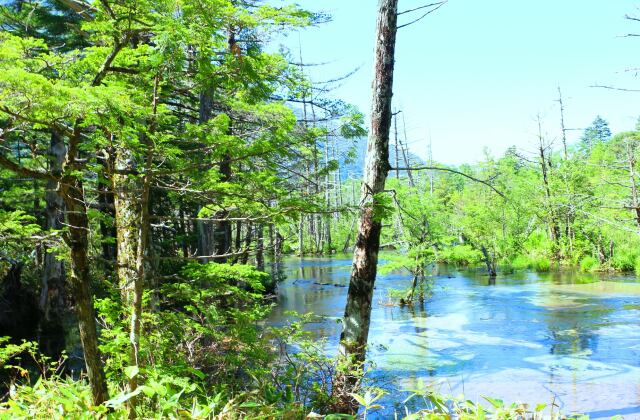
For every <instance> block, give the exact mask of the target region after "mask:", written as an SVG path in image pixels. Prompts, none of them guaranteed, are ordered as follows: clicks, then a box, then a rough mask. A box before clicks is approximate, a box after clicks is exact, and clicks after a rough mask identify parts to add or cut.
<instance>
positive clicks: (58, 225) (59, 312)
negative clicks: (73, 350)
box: [39, 133, 67, 358]
mask: <svg viewBox="0 0 640 420" xmlns="http://www.w3.org/2000/svg"><path fill="white" fill-rule="evenodd" d="M66 153H67V148H66V146H65V144H64V140H63V139H62V138H61V137H60V136H59V135H58V134H57V133H52V134H51V143H50V146H49V154H50V172H51V173H52V174H53V175H54V176H60V175H61V174H62V164H63V163H64V158H65V156H66ZM57 189H58V183H57V182H55V181H53V180H49V181H47V187H46V192H45V203H46V204H45V227H46V229H47V230H60V229H62V228H63V225H64V223H63V222H64V200H63V199H62V197H61V196H60V195H58V193H57ZM57 256H58V254H57V253H56V252H54V251H51V250H48V249H46V248H45V250H44V267H43V271H42V290H41V293H40V301H39V306H40V311H41V312H42V314H43V319H42V323H41V325H40V334H41V343H40V345H41V347H42V348H43V349H44V351H45V353H46V354H47V355H49V356H51V357H54V358H57V357H58V356H59V355H60V353H61V352H62V350H64V331H63V326H62V320H63V316H64V312H65V287H64V284H65V267H64V265H65V264H64V261H63V260H60V259H58V258H57Z"/></svg>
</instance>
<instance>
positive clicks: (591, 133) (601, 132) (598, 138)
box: [580, 115, 611, 152]
mask: <svg viewBox="0 0 640 420" xmlns="http://www.w3.org/2000/svg"><path fill="white" fill-rule="evenodd" d="M610 138H611V130H610V129H609V123H608V122H607V121H606V120H605V119H603V118H602V117H601V116H600V115H598V116H597V117H596V118H595V119H594V120H593V122H592V123H591V125H590V126H589V127H587V128H585V129H584V133H583V134H582V137H580V149H581V150H583V151H586V152H590V151H591V150H592V149H593V147H594V146H595V145H596V144H598V143H604V142H606V141H608V140H609V139H610Z"/></svg>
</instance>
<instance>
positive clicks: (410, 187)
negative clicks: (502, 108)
mask: <svg viewBox="0 0 640 420" xmlns="http://www.w3.org/2000/svg"><path fill="white" fill-rule="evenodd" d="M638 130H640V127H639V128H637V129H636V130H634V131H628V132H622V133H616V134H615V135H612V133H611V132H610V129H609V127H608V124H607V122H606V121H605V120H604V119H602V118H601V117H597V118H596V119H595V120H594V121H593V123H592V125H591V126H590V127H588V128H586V129H585V130H583V134H582V136H581V138H580V139H579V141H577V142H576V143H575V144H569V145H567V144H566V143H563V142H562V141H561V139H560V140H557V139H556V141H555V144H554V141H553V139H551V138H549V137H548V136H547V135H545V133H544V131H543V128H542V122H541V121H539V133H538V135H537V137H536V138H535V140H534V141H531V142H529V145H528V146H526V147H523V148H516V147H512V148H509V149H508V150H507V151H506V152H505V153H504V154H503V155H502V156H501V157H493V156H491V155H489V154H486V155H485V157H484V158H483V159H482V160H481V161H480V162H479V163H477V164H473V165H461V166H460V167H455V168H454V167H446V166H444V165H439V164H437V163H432V164H431V165H424V166H418V165H415V164H414V165H413V166H412V168H413V170H411V171H401V173H400V176H398V175H396V173H395V172H394V171H393V170H392V171H391V172H390V175H389V177H390V178H389V179H388V180H387V186H386V189H387V198H386V200H387V202H386V209H387V211H386V214H385V215H384V216H385V226H387V227H388V228H387V229H383V231H382V239H381V246H382V247H383V248H385V246H386V248H387V249H400V250H404V251H405V252H403V254H406V256H405V257H403V258H405V259H406V258H409V259H413V260H414V262H413V263H409V262H408V261H404V262H402V264H401V265H403V266H405V267H415V266H416V264H417V266H423V265H425V264H430V263H433V262H436V261H437V262H448V263H454V264H460V265H476V264H480V265H483V266H486V268H487V271H488V273H489V274H491V275H496V273H497V272H499V271H503V272H507V273H508V272H510V271H511V270H514V269H524V268H530V269H535V270H538V271H548V270H550V269H557V268H559V267H561V266H564V267H577V268H579V269H581V270H583V271H594V270H602V271H610V270H615V271H633V270H640V248H639V245H640V241H639V239H640V238H639V233H640V218H639V217H638V216H639V215H640V202H639V201H638V200H639V198H638V182H639V180H638V166H637V165H638V157H639V152H640V150H639V149H640V142H639V140H640V131H638ZM565 142H566V140H565ZM410 175H411V176H410ZM343 235H344V234H343ZM334 236H340V232H336V233H335V234H334ZM403 258H399V260H402V259H403ZM416 261H418V262H417V263H416ZM397 263H398V262H397Z"/></svg>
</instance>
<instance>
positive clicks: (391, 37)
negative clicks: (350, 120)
mask: <svg viewBox="0 0 640 420" xmlns="http://www.w3.org/2000/svg"><path fill="white" fill-rule="evenodd" d="M397 8H398V1H397V0H380V1H379V3H378V21H377V28H376V48H375V62H374V80H373V84H372V92H373V99H372V105H371V131H370V134H369V140H368V148H367V157H366V165H365V173H364V182H363V185H362V190H361V200H360V226H359V229H358V237H357V240H356V247H355V251H354V255H353V266H352V271H351V278H350V281H349V291H348V294H347V304H346V308H345V313H344V321H343V322H344V329H343V331H342V334H341V336H340V354H341V355H342V356H343V357H345V358H346V359H347V360H349V361H352V362H356V363H362V362H364V360H365V355H366V345H367V338H368V335H369V323H370V319H371V301H372V297H373V287H374V282H375V278H376V271H377V264H378V250H379V248H380V231H381V229H382V221H381V219H380V215H379V212H380V210H381V208H380V198H379V196H378V194H381V193H383V191H384V186H385V181H386V178H387V175H388V173H389V168H390V165H389V131H390V127H391V115H392V113H391V97H392V88H393V68H394V50H395V41H396V30H397Z"/></svg>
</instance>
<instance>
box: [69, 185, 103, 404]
mask: <svg viewBox="0 0 640 420" xmlns="http://www.w3.org/2000/svg"><path fill="white" fill-rule="evenodd" d="M59 191H60V195H61V196H62V197H63V199H64V202H65V213H66V217H67V224H68V225H69V232H68V234H67V236H66V238H65V239H66V242H67V244H68V246H69V248H70V254H71V264H70V265H71V267H70V268H71V270H70V271H71V273H70V274H71V276H70V282H69V283H70V286H71V291H72V293H73V297H74V299H75V307H76V313H77V317H78V327H79V330H80V341H81V342H82V348H83V350H84V360H85V364H86V366H87V377H88V378H89V384H90V385H91V394H92V397H93V403H94V404H96V405H99V404H102V403H103V402H105V401H107V400H108V399H109V393H108V390H107V382H106V380H105V376H104V371H103V369H102V361H101V360H100V350H99V349H98V333H97V329H96V318H95V312H94V308H93V295H92V293H91V279H90V277H89V261H88V258H87V251H88V248H89V238H88V236H89V218H88V217H87V208H86V205H85V201H84V190H83V186H82V181H80V180H79V179H77V178H75V177H73V176H64V177H63V178H62V179H61V181H60V188H59Z"/></svg>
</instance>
